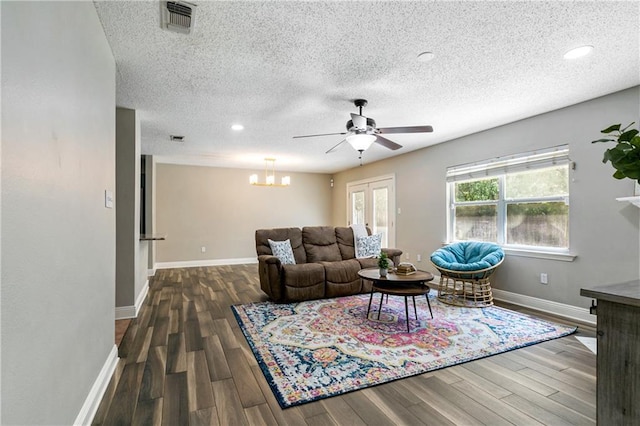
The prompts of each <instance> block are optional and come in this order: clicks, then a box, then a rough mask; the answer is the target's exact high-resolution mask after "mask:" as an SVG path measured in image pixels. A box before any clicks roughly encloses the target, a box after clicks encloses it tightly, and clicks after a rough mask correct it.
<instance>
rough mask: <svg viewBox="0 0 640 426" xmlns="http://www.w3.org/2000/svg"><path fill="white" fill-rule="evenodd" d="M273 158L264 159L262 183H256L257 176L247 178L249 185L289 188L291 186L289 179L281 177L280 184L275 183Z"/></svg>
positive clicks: (274, 161)
mask: <svg viewBox="0 0 640 426" xmlns="http://www.w3.org/2000/svg"><path fill="white" fill-rule="evenodd" d="M275 163H276V159H275V158H265V159H264V180H265V181H264V183H262V182H258V175H257V174H253V175H251V176H249V183H250V184H251V185H255V186H289V185H291V177H290V176H283V177H282V179H281V180H280V183H276V169H275Z"/></svg>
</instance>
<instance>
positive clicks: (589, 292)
mask: <svg viewBox="0 0 640 426" xmlns="http://www.w3.org/2000/svg"><path fill="white" fill-rule="evenodd" d="M580 295H581V296H585V297H591V298H594V299H597V301H598V302H597V303H598V305H597V306H598V307H597V314H598V326H597V330H598V331H597V334H598V358H597V360H598V361H597V362H598V364H597V378H598V384H597V405H598V407H597V410H598V411H597V422H598V424H601V425H639V424H640V404H639V403H638V401H640V281H639V280H635V281H629V282H625V283H620V284H613V285H600V286H595V287H591V288H583V289H581V290H580Z"/></svg>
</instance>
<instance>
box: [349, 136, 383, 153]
mask: <svg viewBox="0 0 640 426" xmlns="http://www.w3.org/2000/svg"><path fill="white" fill-rule="evenodd" d="M375 140H376V136H375V135H368V134H366V133H359V134H355V135H351V136H347V142H349V145H351V146H352V147H353V149H355V150H356V151H366V150H367V149H369V147H370V146H371V144H372V143H373V141H375Z"/></svg>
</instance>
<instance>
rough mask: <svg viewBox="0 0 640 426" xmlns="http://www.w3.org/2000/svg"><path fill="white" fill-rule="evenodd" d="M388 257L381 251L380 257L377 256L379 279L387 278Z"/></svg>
mask: <svg viewBox="0 0 640 426" xmlns="http://www.w3.org/2000/svg"><path fill="white" fill-rule="evenodd" d="M389 262H390V260H389V256H387V253H385V252H383V251H381V252H380V255H379V256H378V268H380V276H381V277H386V276H387V269H389Z"/></svg>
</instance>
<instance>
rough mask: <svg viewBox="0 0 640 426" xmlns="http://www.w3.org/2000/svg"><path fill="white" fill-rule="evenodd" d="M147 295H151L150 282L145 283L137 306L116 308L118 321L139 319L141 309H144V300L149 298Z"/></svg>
mask: <svg viewBox="0 0 640 426" xmlns="http://www.w3.org/2000/svg"><path fill="white" fill-rule="evenodd" d="M147 293H149V280H147V281H146V282H145V283H144V286H143V287H142V290H141V291H140V294H138V298H137V299H136V304H135V305H133V306H116V312H115V315H116V319H117V320H121V319H129V318H137V317H138V313H139V312H140V309H142V304H143V303H144V299H145V298H146V297H147Z"/></svg>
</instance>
